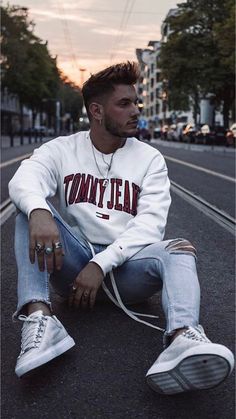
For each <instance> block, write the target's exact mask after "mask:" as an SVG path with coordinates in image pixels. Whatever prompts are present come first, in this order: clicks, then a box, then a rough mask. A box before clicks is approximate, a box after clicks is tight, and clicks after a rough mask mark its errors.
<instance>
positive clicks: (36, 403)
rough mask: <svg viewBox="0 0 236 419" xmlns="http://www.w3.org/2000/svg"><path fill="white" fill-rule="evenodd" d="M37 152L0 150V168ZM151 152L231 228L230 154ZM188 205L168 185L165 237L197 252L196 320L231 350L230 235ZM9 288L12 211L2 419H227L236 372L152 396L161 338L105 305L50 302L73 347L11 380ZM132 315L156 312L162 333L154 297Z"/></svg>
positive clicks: (179, 148) (6, 234) (16, 342)
mask: <svg viewBox="0 0 236 419" xmlns="http://www.w3.org/2000/svg"><path fill="white" fill-rule="evenodd" d="M38 146H40V144H32V145H24V146H18V147H14V148H4V149H3V150H2V163H6V162H10V160H13V159H16V157H19V158H20V156H23V155H26V154H29V153H31V152H32V150H33V148H34V147H38ZM150 146H153V147H157V148H158V150H160V151H161V153H162V154H163V155H164V156H165V158H166V163H167V166H168V170H169V177H170V180H171V181H173V182H174V183H175V184H177V185H180V186H181V187H183V188H185V189H186V190H188V191H190V192H191V193H193V194H194V195H197V196H198V197H201V198H202V199H203V200H204V201H207V203H209V204H210V205H211V206H214V207H216V208H217V209H218V210H220V211H221V212H222V211H223V215H222V217H224V214H225V213H226V214H227V215H228V216H229V217H228V218H229V221H228V223H229V224H230V219H232V218H233V217H234V216H235V207H234V203H235V181H234V179H235V173H234V171H235V150H234V149H225V148H223V147H215V148H211V147H210V146H201V145H195V146H190V145H189V146H188V145H186V144H180V143H178V144H177V143H170V142H165V143H164V142H163V141H160V140H152V141H151V142H150ZM134 158H135V156H134ZM19 164H20V159H19V160H18V161H15V160H14V161H13V162H12V163H11V164H10V163H9V164H5V165H4V166H3V167H2V168H1V175H2V177H1V182H2V185H1V186H2V198H1V203H3V202H4V201H6V200H7V199H8V190H7V184H8V182H9V180H10V178H11V177H12V176H13V174H14V172H15V171H16V169H17V167H18V166H19ZM191 202H192V203H191ZM191 202H190V201H189V202H188V201H187V200H186V199H183V197H182V196H181V195H180V194H177V193H176V190H175V189H174V188H173V190H172V205H171V209H170V213H169V218H168V224H167V228H166V235H165V238H166V239H169V238H177V237H184V238H186V239H188V240H190V241H191V242H192V243H193V245H194V246H195V247H196V248H197V251H198V274H199V281H200V284H201V315H200V321H201V324H202V325H203V327H204V328H205V332H206V334H207V336H208V337H209V338H210V339H211V340H212V341H214V342H216V343H222V344H224V345H226V346H227V347H229V349H231V350H234V276H235V268H234V267H235V263H234V262H235V261H234V253H235V238H234V235H233V234H232V228H231V227H229V228H225V227H224V225H223V223H224V221H222V220H223V218H222V219H220V221H219V217H218V218H217V217H215V218H214V215H211V216H208V215H207V212H204V211H202V210H200V209H199V207H198V206H197V205H195V204H194V200H193V201H191ZM216 218H217V219H216ZM231 224H232V223H231ZM16 283H17V272H16V264H15V260H14V215H11V216H10V217H9V218H8V219H7V220H6V221H5V223H4V224H3V225H2V419H21V418H22V419H23V418H25V417H26V416H28V417H29V418H32V419H41V418H44V419H52V418H56V419H64V418H65V419H67V418H73V419H77V418H78V419H124V418H126V419H138V418H139V419H156V418H157V419H167V418H168V419H189V418H191V419H199V418H202V419H216V418H217V419H233V418H234V374H232V375H231V376H230V377H229V378H228V380H227V381H226V382H225V383H223V384H222V385H221V386H219V387H217V388H215V389H211V390H209V391H204V392H196V393H185V394H181V395H176V396H171V397H169V396H162V395H160V394H158V393H154V392H153V391H152V390H151V389H150V388H149V387H148V386H147V385H146V383H145V374H146V372H147V370H148V368H149V367H150V365H151V364H152V363H153V362H154V360H155V359H156V358H157V356H158V355H159V353H160V352H161V350H162V334H161V333H160V332H158V331H155V330H154V329H151V328H149V327H147V326H145V325H141V324H140V323H137V322H135V321H133V320H132V319H130V318H129V317H128V316H127V315H126V314H125V313H124V312H123V311H122V310H120V309H119V308H117V307H115V306H114V305H113V304H112V303H111V304H108V305H97V306H95V309H94V310H93V311H92V312H81V311H80V312H74V311H69V310H68V309H67V307H66V305H63V304H62V303H60V302H59V301H58V300H57V299H56V298H55V299H54V301H53V303H54V310H55V314H56V315H57V316H58V318H59V319H60V320H61V321H62V323H63V324H64V325H65V327H66V329H67V330H68V332H69V334H70V335H71V336H72V337H73V338H74V339H75V342H76V346H75V347H74V348H73V349H72V350H70V351H69V352H67V353H65V354H63V355H62V356H61V357H59V358H56V359H55V360H53V361H52V362H50V363H49V364H46V365H45V366H43V367H41V368H39V369H38V370H37V371H35V372H33V373H31V374H30V375H29V376H28V377H25V378H22V379H18V378H17V377H16V375H15V373H14V367H15V362H16V357H17V356H18V353H19V350H20V328H21V324H20V323H18V322H15V323H13V322H12V319H11V316H12V314H13V312H14V310H15V306H16ZM135 311H139V312H144V313H154V314H157V315H158V316H159V319H157V324H158V325H159V326H160V327H165V323H164V317H163V312H162V309H161V298H160V295H158V296H154V297H152V298H151V299H150V301H148V302H147V303H144V304H140V305H138V306H135Z"/></svg>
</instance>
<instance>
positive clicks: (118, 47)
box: [3, 0, 180, 85]
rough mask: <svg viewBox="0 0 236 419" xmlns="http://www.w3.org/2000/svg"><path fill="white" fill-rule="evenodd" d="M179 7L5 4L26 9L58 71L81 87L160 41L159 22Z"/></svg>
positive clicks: (102, 2) (149, 2)
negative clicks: (108, 67)
mask: <svg viewBox="0 0 236 419" xmlns="http://www.w3.org/2000/svg"><path fill="white" fill-rule="evenodd" d="M179 2H180V1H176V0H99V1H98V0H8V3H9V4H10V5H19V6H23V7H27V8H28V9H29V16H30V19H32V20H33V21H34V23H35V34H36V35H37V36H38V37H39V38H41V39H42V40H43V41H48V49H49V51H50V53H51V55H52V56H53V57H55V56H57V64H58V67H59V68H60V69H61V70H62V71H63V73H64V74H65V75H66V76H68V77H69V78H70V80H71V81H73V82H75V83H76V84H79V85H81V83H82V82H83V81H85V80H86V79H87V78H88V77H89V75H90V74H91V73H95V72H97V71H99V70H101V69H103V68H105V67H107V66H109V65H111V64H114V63H117V62H121V61H126V60H135V59H136V54H135V50H136V48H146V47H147V45H148V42H149V41H150V40H152V41H153V40H160V37H161V24H162V22H163V20H164V19H165V16H166V15H167V13H168V11H169V10H170V9H172V8H175V7H177V3H179ZM6 3H7V2H6V1H3V4H6ZM81 69H82V70H81Z"/></svg>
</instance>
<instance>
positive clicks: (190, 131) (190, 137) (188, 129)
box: [182, 124, 196, 143]
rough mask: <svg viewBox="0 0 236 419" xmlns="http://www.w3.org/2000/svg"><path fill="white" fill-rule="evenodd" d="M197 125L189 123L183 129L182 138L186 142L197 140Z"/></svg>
mask: <svg viewBox="0 0 236 419" xmlns="http://www.w3.org/2000/svg"><path fill="white" fill-rule="evenodd" d="M195 134H196V127H195V125H194V124H187V125H186V126H185V128H183V130H182V139H183V141H184V142H186V143H194V142H195Z"/></svg>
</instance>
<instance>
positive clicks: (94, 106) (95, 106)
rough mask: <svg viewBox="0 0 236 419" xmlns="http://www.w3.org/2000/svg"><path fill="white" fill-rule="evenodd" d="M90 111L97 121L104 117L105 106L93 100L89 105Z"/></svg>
mask: <svg viewBox="0 0 236 419" xmlns="http://www.w3.org/2000/svg"><path fill="white" fill-rule="evenodd" d="M89 112H90V114H91V115H92V117H93V118H94V119H96V121H98V122H100V121H102V118H103V106H102V105H101V104H100V103H97V102H92V103H90V105H89Z"/></svg>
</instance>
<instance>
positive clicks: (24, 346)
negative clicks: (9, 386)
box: [15, 310, 75, 377]
mask: <svg viewBox="0 0 236 419" xmlns="http://www.w3.org/2000/svg"><path fill="white" fill-rule="evenodd" d="M18 318H19V320H21V321H23V322H24V324H23V327H22V339H21V352H20V355H19V356H18V358H17V362H16V368H15V372H16V374H17V375H18V377H21V376H22V375H23V374H25V373H26V372H28V371H30V370H32V369H34V368H37V367H39V366H40V365H43V364H45V363H46V362H48V361H51V359H53V358H56V357H57V356H58V355H61V354H62V353H63V352H66V351H68V349H70V348H72V346H74V345H75V342H74V339H72V337H70V336H69V335H68V333H67V331H66V330H65V328H64V326H63V325H62V324H61V322H59V320H58V319H57V318H56V316H52V317H51V316H44V315H43V312H42V311H41V310H38V311H35V312H34V313H32V314H30V316H28V317H27V316H24V315H20V316H19V317H18Z"/></svg>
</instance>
